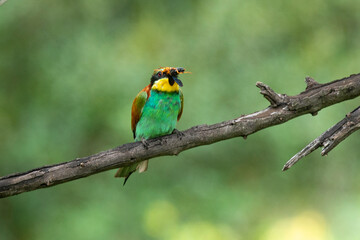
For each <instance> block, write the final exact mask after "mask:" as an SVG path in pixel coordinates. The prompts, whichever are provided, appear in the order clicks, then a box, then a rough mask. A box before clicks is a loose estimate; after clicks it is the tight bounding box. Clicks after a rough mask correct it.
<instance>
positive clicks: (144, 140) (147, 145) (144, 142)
mask: <svg viewBox="0 0 360 240" xmlns="http://www.w3.org/2000/svg"><path fill="white" fill-rule="evenodd" d="M141 143H142V144H143V146H144V148H145V149H146V150H147V149H149V143H148V142H147V141H146V139H145V138H142V139H141Z"/></svg>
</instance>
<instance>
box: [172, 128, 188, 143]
mask: <svg viewBox="0 0 360 240" xmlns="http://www.w3.org/2000/svg"><path fill="white" fill-rule="evenodd" d="M172 133H173V134H174V133H175V134H176V136H177V137H178V138H180V140H181V139H182V138H183V137H184V136H185V134H184V133H183V132H180V131H179V130H177V129H176V128H175V129H174V130H173V131H172Z"/></svg>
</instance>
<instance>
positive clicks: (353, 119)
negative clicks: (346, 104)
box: [283, 107, 360, 171]
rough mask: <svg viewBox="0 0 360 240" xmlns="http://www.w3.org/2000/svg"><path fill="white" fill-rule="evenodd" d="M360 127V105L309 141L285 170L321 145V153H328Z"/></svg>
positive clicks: (287, 164) (288, 163) (286, 165)
mask: <svg viewBox="0 0 360 240" xmlns="http://www.w3.org/2000/svg"><path fill="white" fill-rule="evenodd" d="M359 129H360V107H358V108H356V109H355V110H354V111H352V112H351V113H349V114H347V115H346V117H345V118H344V119H343V120H341V121H340V122H338V123H337V124H335V125H334V126H332V127H331V128H329V129H328V130H327V131H326V132H324V133H323V134H321V135H320V136H319V137H318V138H316V139H315V140H314V141H312V142H311V143H309V144H308V145H307V146H306V147H305V148H304V149H302V150H301V151H300V152H298V153H297V154H296V155H295V156H293V157H292V158H291V159H290V160H289V161H288V162H287V163H286V164H285V165H284V167H283V171H286V170H288V169H289V168H291V167H292V166H293V165H294V164H295V163H297V162H298V161H299V160H300V159H301V158H303V157H305V156H306V155H308V154H310V153H311V152H313V151H314V150H316V149H318V148H319V147H323V150H322V151H321V155H322V156H324V155H327V154H328V153H329V152H330V151H331V150H332V149H333V148H334V147H336V146H337V145H338V144H339V143H340V142H341V141H343V140H344V139H345V138H347V137H348V136H350V135H351V134H352V133H353V132H355V131H356V130H359Z"/></svg>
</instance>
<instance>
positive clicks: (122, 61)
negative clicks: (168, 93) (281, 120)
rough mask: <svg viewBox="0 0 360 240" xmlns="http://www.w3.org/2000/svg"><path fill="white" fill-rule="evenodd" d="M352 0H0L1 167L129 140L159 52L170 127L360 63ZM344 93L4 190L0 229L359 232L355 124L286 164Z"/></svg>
mask: <svg viewBox="0 0 360 240" xmlns="http://www.w3.org/2000/svg"><path fill="white" fill-rule="evenodd" d="M359 11H360V2H358V1H350V0H343V1H338V0H305V1H282V0H272V1H267V0H257V1H251V0H243V1H237V0H228V1H221V0H197V1H193V0H192V1H190V0H181V1H180V0H179V1H177V0H172V1H161V0H156V1H142V0H132V1H130V0H129V1H126V0H120V1H116V0H107V1H103V0H102V1H100V0H92V1H87V0H77V1H70V0H61V1H46V0H37V1H26V0H17V1H15V0H14V1H11V0H9V1H8V2H6V3H5V4H4V5H2V6H0V175H1V176H3V175H7V174H10V173H14V172H20V171H26V170H29V169H32V168H35V167H39V166H43V165H49V164H55V163H59V162H64V161H69V160H72V159H74V158H76V157H84V156H88V155H91V154H94V153H97V152H99V151H102V150H106V149H110V148H113V147H116V146H118V145H121V144H124V143H127V142H131V141H133V139H132V133H131V131H130V108H131V103H132V100H133V98H134V97H135V95H136V94H137V93H138V92H139V91H140V90H141V89H142V88H143V87H144V86H145V85H147V84H148V82H149V78H150V75H151V74H152V71H153V69H154V68H156V67H158V66H181V67H185V68H186V69H187V70H189V71H191V72H192V74H187V75H183V76H182V80H183V82H184V87H183V92H184V95H185V107H184V114H183V117H182V119H181V121H180V122H179V124H178V129H180V130H185V129H187V128H190V127H192V126H194V125H198V124H212V123H217V122H220V121H224V120H229V119H233V118H236V117H238V116H240V115H241V114H248V113H252V112H255V111H258V110H261V109H264V108H266V107H267V106H268V102H267V101H266V100H265V99H264V98H263V97H262V96H261V95H260V94H259V90H258V89H257V88H256V87H255V83H256V81H262V82H265V83H266V84H269V85H270V86H271V87H272V88H273V89H274V90H275V91H277V92H280V93H287V94H289V95H295V94H298V93H299V92H301V91H303V90H304V89H305V83H304V80H303V79H304V78H305V77H306V76H312V77H313V78H315V79H316V80H317V81H318V82H320V83H324V82H328V81H331V80H335V79H339V78H343V77H346V76H348V75H350V74H354V73H359V72H360V68H359V63H360V41H359V39H360V14H359ZM358 105H359V99H354V100H351V101H347V102H343V103H340V104H338V105H335V106H332V107H329V108H327V109H324V110H322V111H320V112H319V114H318V115H317V116H316V117H313V116H310V115H307V116H302V117H299V118H296V119H294V120H292V121H290V122H288V123H285V124H282V125H279V126H276V127H272V128H268V129H265V130H263V131H260V132H258V133H256V134H254V135H251V136H249V137H248V139H247V140H244V139H242V138H237V139H231V140H227V141H223V142H220V143H217V144H213V145H210V146H203V147H199V148H195V149H192V150H189V151H185V152H182V153H181V154H180V155H179V156H177V157H161V158H157V159H152V160H151V161H150V167H149V170H148V172H146V173H144V174H141V175H140V174H134V175H133V176H132V177H131V178H130V180H129V181H128V183H127V185H126V186H125V187H123V186H122V181H119V180H118V179H114V178H113V175H114V173H115V170H113V171H107V172H103V173H100V174H97V175H94V176H90V177H87V178H84V179H80V180H76V181H72V182H69V183H66V184H62V185H58V186H55V187H52V188H49V189H42V190H37V191H33V192H29V193H24V194H21V195H17V196H13V197H10V198H7V199H1V200H0V239H1V240H15V239H16V240H17V239H40V240H41V239H135V240H136V239H166V240H168V239H169V240H185V239H210V240H220V239H229V240H232V239H259V240H274V239H276V240H282V239H297V240H300V239H307V240H309V239H316V240H324V239H356V238H358V235H359V225H360V193H359V190H360V175H359V174H358V172H359V170H360V161H359V157H360V152H359V145H360V137H359V134H358V133H355V134H353V135H352V136H351V137H349V138H348V139H347V140H346V141H344V142H343V143H342V144H341V145H339V146H338V147H337V148H336V149H334V150H333V151H332V152H331V153H330V155H329V156H327V157H321V156H320V151H319V150H318V151H316V152H314V153H312V154H311V155H310V156H308V157H306V158H305V159H304V160H303V161H302V162H300V163H299V164H297V165H296V166H295V167H294V168H292V169H291V170H289V171H288V172H285V173H284V172H281V168H282V166H283V164H284V163H285V162H286V161H287V160H288V159H290V158H291V157H292V156H293V155H294V154H295V153H297V152H298V151H299V150H300V149H302V148H303V147H304V146H305V145H306V144H308V143H309V142H310V141H312V140H313V139H314V138H316V137H317V136H319V135H320V134H321V133H322V132H324V131H325V130H326V129H328V128H329V127H330V126H332V125H333V124H335V123H336V122H338V121H339V120H341V119H342V118H343V117H344V115H345V114H346V113H348V112H349V111H351V110H353V109H354V108H355V107H357V106H358Z"/></svg>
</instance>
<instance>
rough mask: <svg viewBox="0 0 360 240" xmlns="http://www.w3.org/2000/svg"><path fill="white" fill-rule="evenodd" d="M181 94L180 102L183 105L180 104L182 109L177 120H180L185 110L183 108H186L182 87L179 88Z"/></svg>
mask: <svg viewBox="0 0 360 240" xmlns="http://www.w3.org/2000/svg"><path fill="white" fill-rule="evenodd" d="M179 94H180V103H181V106H180V111H179V114H178V117H177V120H178V121H179V120H180V118H181V115H182V112H183V109H184V95H183V93H182V91H181V89H179Z"/></svg>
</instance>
